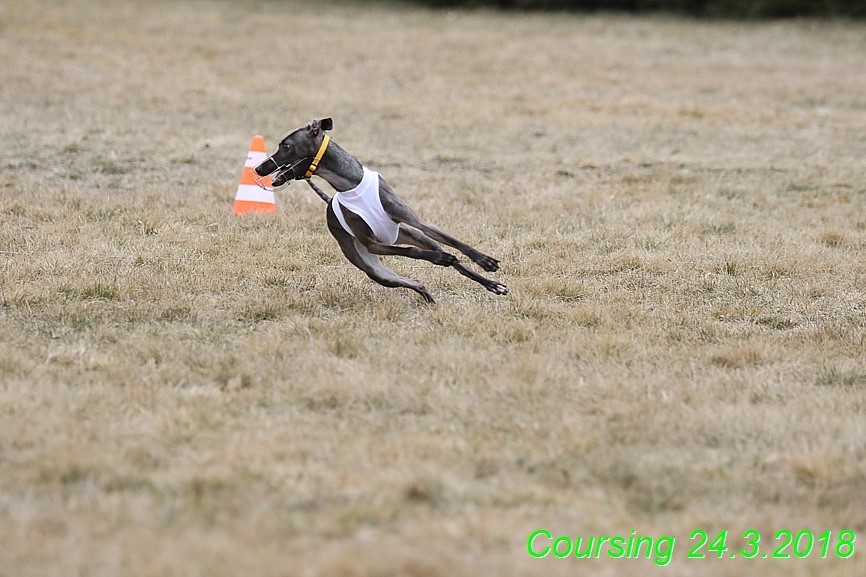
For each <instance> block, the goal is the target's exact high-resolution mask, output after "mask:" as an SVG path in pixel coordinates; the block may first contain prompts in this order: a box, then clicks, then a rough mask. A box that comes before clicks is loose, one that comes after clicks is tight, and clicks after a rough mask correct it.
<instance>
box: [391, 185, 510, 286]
mask: <svg viewBox="0 0 866 577" xmlns="http://www.w3.org/2000/svg"><path fill="white" fill-rule="evenodd" d="M379 199H380V200H381V201H382V207H383V208H384V209H385V212H387V213H388V216H390V217H391V218H392V219H394V220H395V221H397V222H400V223H405V224H407V225H409V226H412V227H414V228H417V229H418V230H420V231H422V232H423V233H424V234H425V235H426V236H428V237H430V238H431V239H432V240H434V241H436V242H441V243H442V244H447V245H448V246H450V247H453V248H456V249H457V250H459V251H460V252H462V253H463V254H465V255H466V256H467V257H469V259H470V260H471V261H472V262H474V263H475V264H477V265H478V266H480V267H481V268H483V269H484V270H486V271H487V272H495V271H497V270H499V261H498V260H496V259H495V258H493V257H492V256H487V255H486V254H484V253H483V252H481V251H479V250H476V249H474V248H473V247H471V246H469V245H468V244H466V243H465V242H462V241H459V240H457V239H456V238H454V237H453V236H451V235H450V234H448V233H447V232H445V231H444V230H442V229H440V228H438V227H436V226H433V225H432V224H428V223H426V222H424V221H422V220H421V219H420V218H418V216H417V215H416V214H415V212H414V211H413V210H412V209H411V208H410V207H409V206H408V205H407V204H406V203H405V202H403V201H402V200H401V199H400V198H399V197H398V196H397V195H396V194H394V191H393V190H391V188H390V187H389V186H388V185H387V183H385V181H384V179H382V180H380V189H379Z"/></svg>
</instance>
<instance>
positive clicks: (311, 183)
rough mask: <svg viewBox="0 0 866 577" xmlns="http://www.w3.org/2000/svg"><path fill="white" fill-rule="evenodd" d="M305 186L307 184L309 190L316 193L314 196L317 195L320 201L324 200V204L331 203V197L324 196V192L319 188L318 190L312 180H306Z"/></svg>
mask: <svg viewBox="0 0 866 577" xmlns="http://www.w3.org/2000/svg"><path fill="white" fill-rule="evenodd" d="M307 184H309V185H310V188H312V189H313V190H314V191H315V192H316V194H318V195H319V198H321V199H322V200H324V201H325V202H326V203H327V202H331V197H330V196H328V195H327V194H325V193H324V191H322V189H321V188H319V187H318V186H316V183H315V182H313V181H312V180H310V179H309V178H308V179H307Z"/></svg>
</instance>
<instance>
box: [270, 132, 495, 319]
mask: <svg viewBox="0 0 866 577" xmlns="http://www.w3.org/2000/svg"><path fill="white" fill-rule="evenodd" d="M333 126H334V123H333V120H331V119H330V118H322V119H316V120H311V121H310V122H308V123H307V124H306V125H305V126H303V127H301V128H298V129H296V130H294V131H292V132H290V133H289V134H288V135H287V136H285V137H284V138H283V139H282V140H281V141H280V144H279V147H278V148H277V151H276V152H275V153H274V154H273V155H272V156H270V157H268V158H267V159H265V160H264V161H263V162H262V163H261V164H259V165H258V166H256V168H255V171H256V174H258V176H259V179H260V183H259V184H260V186H263V182H264V181H263V180H262V177H265V176H269V175H270V176H271V186H273V187H274V188H279V187H281V186H283V185H286V184H288V183H290V182H291V181H292V180H306V181H307V183H309V184H310V186H311V187H312V188H313V189H314V190H315V191H316V194H318V195H319V197H320V198H322V200H324V201H325V202H326V203H327V204H328V208H327V222H328V230H329V231H331V234H332V235H333V236H334V238H335V239H337V243H338V244H339V245H340V249H341V250H342V251H343V254H344V255H345V256H346V258H347V259H349V262H351V263H352V264H353V265H355V266H356V267H358V268H359V269H361V270H362V271H364V272H365V273H367V276H369V277H370V278H371V279H373V280H374V281H376V282H377V283H379V284H381V285H383V286H386V287H391V288H396V287H404V288H408V289H412V290H413V291H415V292H417V293H418V294H420V295H421V296H422V297H423V298H424V300H425V301H427V302H428V303H432V302H434V300H433V296H432V295H431V294H430V292H429V291H428V290H427V288H426V287H425V286H424V285H423V284H422V283H421V282H419V281H417V280H415V279H410V278H406V277H403V276H400V275H398V274H397V273H395V272H394V271H392V270H390V269H388V268H386V267H385V266H384V265H383V264H382V262H381V260H380V259H379V255H398V256H406V257H409V258H414V259H420V260H426V261H429V262H432V263H433V264H437V265H440V266H450V267H452V268H453V269H455V270H456V271H457V272H459V273H460V274H462V275H463V276H465V277H467V278H470V279H472V280H474V281H475V282H477V283H479V284H481V285H482V286H483V287H484V288H486V289H487V290H489V291H490V292H492V293H494V294H497V295H505V294H508V287H506V286H505V285H504V284H501V283H498V282H496V281H493V280H490V279H488V278H486V277H484V276H482V275H480V274H478V273H477V272H475V271H473V270H471V269H469V268H467V267H465V266H464V265H463V264H461V263H460V262H459V261H458V259H457V257H455V256H454V255H452V254H450V253H447V252H445V251H443V250H442V248H441V247H440V245H439V243H442V244H446V245H448V246H450V247H453V248H455V249H457V250H458V251H460V252H461V253H463V254H464V255H466V256H467V257H469V259H470V260H471V261H472V262H474V263H475V264H477V265H478V266H480V267H481V268H482V269H484V270H485V271H488V272H494V271H496V270H498V269H499V261H498V260H496V259H495V258H493V257H490V256H487V255H486V254H483V253H482V252H480V251H478V250H476V249H474V248H472V247H471V246H469V245H468V244H466V243H464V242H461V241H459V240H457V239H456V238H454V237H453V236H451V235H450V234H448V233H446V232H444V231H443V230H442V229H440V228H437V227H435V226H433V225H432V224H428V223H426V222H424V221H422V220H421V219H420V218H418V217H417V216H416V215H415V213H414V211H413V210H412V209H411V208H409V206H408V205H407V204H406V203H405V202H404V201H403V200H401V199H400V198H399V197H398V196H397V195H396V194H395V193H394V190H393V189H392V188H391V187H390V186H389V185H388V182H387V181H386V180H385V179H384V178H383V177H382V176H381V175H379V174H378V173H377V172H375V171H373V170H370V169H369V168H367V167H366V166H363V165H362V164H361V162H360V161H358V159H357V158H355V157H354V156H352V155H351V154H349V153H348V152H346V151H345V150H344V149H343V148H342V147H341V146H340V145H339V144H337V143H336V142H334V141H332V140H331V137H330V135H328V134H326V131H328V130H331V129H332V128H333ZM313 175H316V176H319V177H320V178H323V179H324V180H325V181H326V182H328V184H330V185H331V186H332V187H333V188H334V190H336V191H337V193H336V194H335V195H334V196H333V198H331V197H329V196H328V195H327V194H325V193H324V192H322V190H321V189H319V188H318V187H317V186H316V185H315V184H314V183H313V182H312V180H310V179H311V177H312V176H313Z"/></svg>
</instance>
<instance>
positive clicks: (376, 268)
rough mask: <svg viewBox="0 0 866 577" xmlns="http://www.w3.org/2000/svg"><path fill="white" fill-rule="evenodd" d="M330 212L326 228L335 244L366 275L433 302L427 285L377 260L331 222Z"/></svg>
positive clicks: (384, 284)
mask: <svg viewBox="0 0 866 577" xmlns="http://www.w3.org/2000/svg"><path fill="white" fill-rule="evenodd" d="M332 214H333V212H332V211H331V210H330V207H329V210H328V230H330V231H331V234H332V235H333V236H334V238H335V239H337V244H339V245H340V250H342V251H343V254H344V255H345V256H346V258H347V259H349V262H351V263H352V264H353V265H355V266H356V267H358V268H359V269H361V270H362V271H364V272H365V273H366V274H367V276H368V277H370V278H371V279H373V280H374V281H376V282H377V283H379V284H380V285H382V286H386V287H388V288H398V287H404V288H408V289H412V290H413V291H415V292H417V293H418V294H419V295H421V297H422V298H423V299H424V300H425V301H427V302H428V303H433V302H435V301H434V300H433V296H432V295H431V294H430V291H428V290H427V287H425V286H424V285H423V284H421V282H419V281H417V280H414V279H411V278H406V277H403V276H400V275H398V274H397V273H395V272H394V271H392V270H391V269H389V268H386V267H385V266H384V265H383V264H382V263H381V261H380V260H379V257H377V256H376V255H374V254H370V252H369V251H368V250H367V249H366V248H364V246H363V245H362V244H361V243H360V242H358V241H357V240H356V239H355V238H354V237H353V236H352V235H350V234H349V233H347V232H346V231H345V230H343V227H342V226H340V224H339V222H335V223H332V222H331V221H332V220H333V221H336V220H337V219H336V217H332V216H331V215H332Z"/></svg>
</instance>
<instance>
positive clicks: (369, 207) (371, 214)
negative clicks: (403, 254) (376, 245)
mask: <svg viewBox="0 0 866 577" xmlns="http://www.w3.org/2000/svg"><path fill="white" fill-rule="evenodd" d="M331 206H332V208H333V210H334V214H335V215H336V217H337V220H339V221H340V224H341V225H342V227H343V229H344V230H345V231H346V232H348V233H349V234H351V235H352V236H355V233H353V232H352V229H351V228H349V225H348V224H347V223H346V218H345V216H344V215H343V209H345V210H350V211H352V212H354V213H355V214H357V215H358V216H360V217H361V218H362V219H364V222H366V223H367V226H369V227H370V229H371V230H372V231H373V234H374V235H375V236H376V240H378V241H379V242H381V243H382V244H394V243H395V242H397V235H398V233H399V228H398V226H397V223H396V222H394V221H393V220H391V217H389V216H388V213H386V212H385V209H384V208H383V207H382V201H381V199H380V198H379V173H378V172H375V171H373V170H370V169H368V168H367V167H366V166H365V167H364V178H362V179H361V182H360V183H359V184H358V186H356V187H355V188H353V189H352V190H346V191H343V192H338V193H336V194H335V195H334V202H333V203H332V205H331Z"/></svg>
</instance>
